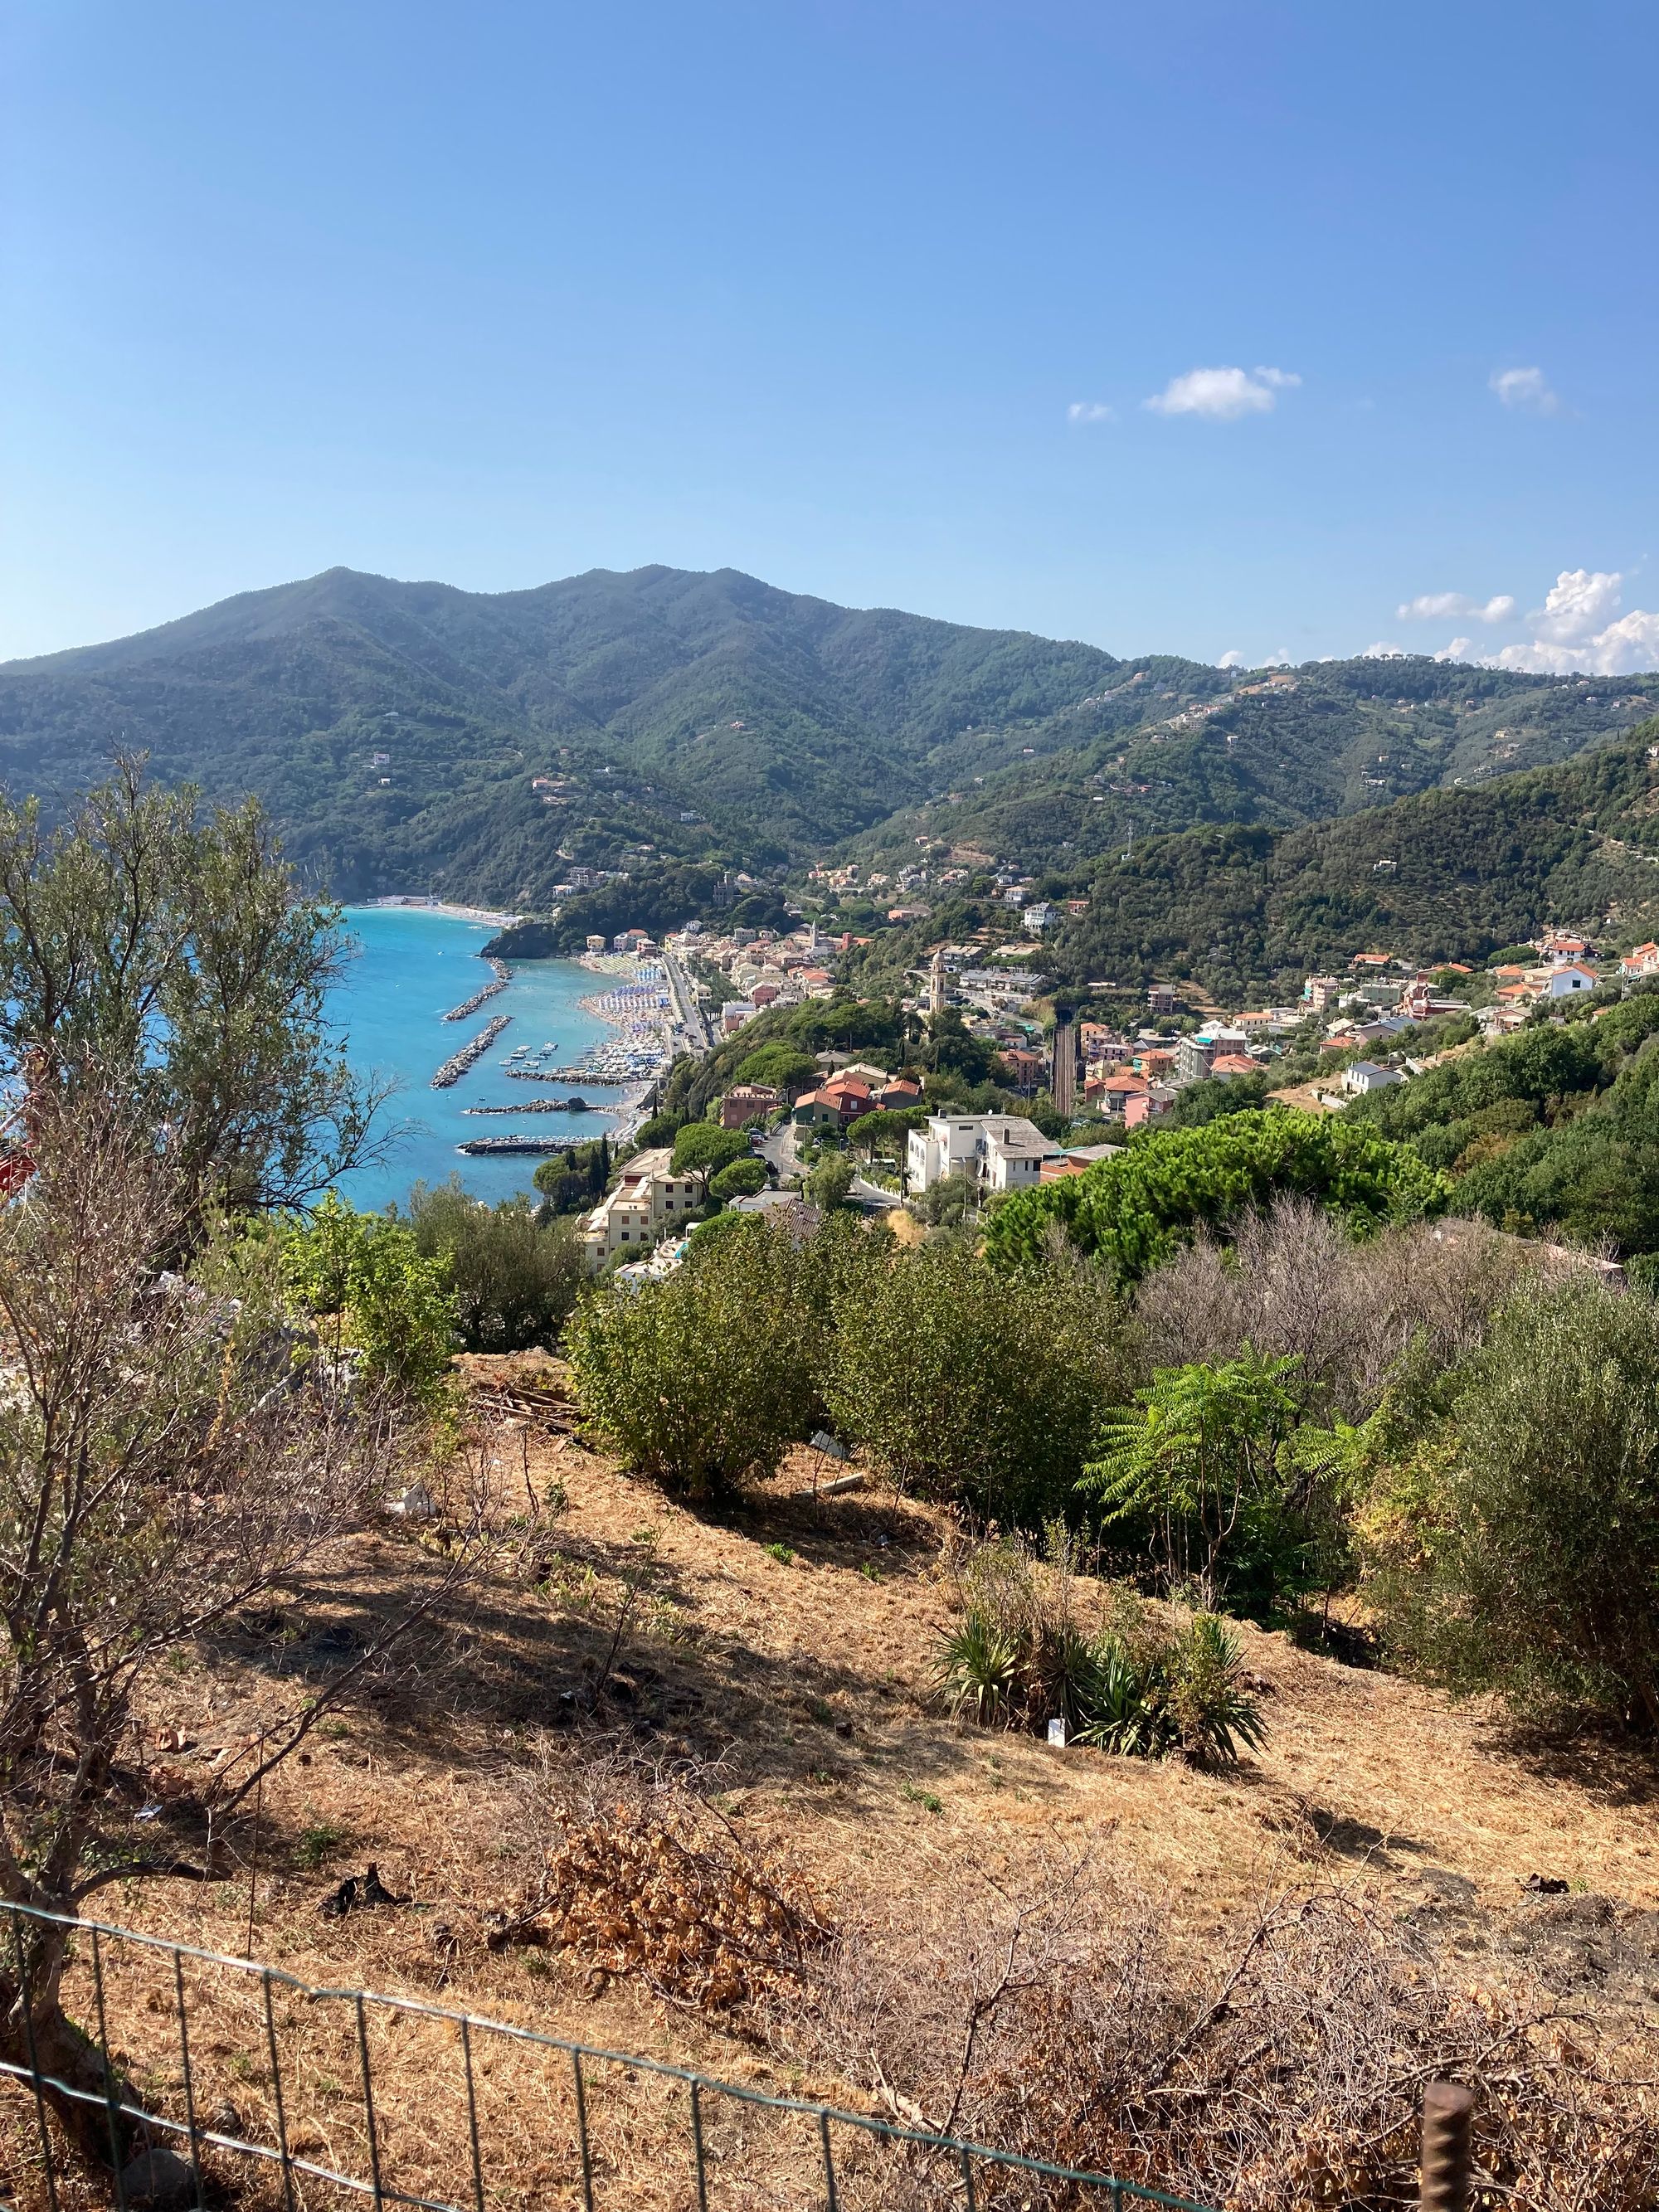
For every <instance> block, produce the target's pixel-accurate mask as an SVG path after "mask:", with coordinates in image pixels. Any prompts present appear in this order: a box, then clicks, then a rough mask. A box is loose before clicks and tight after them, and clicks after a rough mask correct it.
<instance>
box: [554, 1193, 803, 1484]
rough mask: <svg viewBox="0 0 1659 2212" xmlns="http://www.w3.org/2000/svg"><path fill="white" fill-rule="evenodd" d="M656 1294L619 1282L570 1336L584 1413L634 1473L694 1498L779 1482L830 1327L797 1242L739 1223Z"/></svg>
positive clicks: (706, 1244) (583, 1314) (602, 1292)
mask: <svg viewBox="0 0 1659 2212" xmlns="http://www.w3.org/2000/svg"><path fill="white" fill-rule="evenodd" d="M718 1226H719V1225H718V1224H716V1225H713V1226H711V1228H710V1229H709V1230H706V1231H699V1233H698V1234H697V1236H696V1237H694V1238H693V1240H692V1246H691V1251H690V1255H688V1257H687V1259H686V1261H684V1264H683V1265H682V1266H680V1267H677V1268H675V1269H674V1270H673V1272H672V1273H670V1274H668V1275H665V1277H663V1279H661V1280H660V1281H659V1282H654V1283H646V1284H643V1285H640V1286H639V1287H637V1288H629V1287H628V1286H626V1285H620V1284H612V1285H607V1286H605V1287H603V1288H601V1289H599V1290H596V1291H592V1292H591V1293H590V1294H589V1296H588V1297H586V1298H585V1299H584V1300H583V1302H582V1304H580V1306H578V1308H577V1310H576V1314H575V1317H574V1320H573V1321H572V1322H571V1323H570V1327H569V1329H568V1333H567V1337H566V1348H567V1352H568V1357H569V1361H570V1376H571V1383H572V1386H573V1388H574V1391H575V1395H576V1401H577V1403H578V1404H579V1405H580V1407H581V1410H582V1412H583V1413H584V1415H585V1416H586V1419H588V1421H589V1422H590V1423H591V1424H592V1427H593V1429H594V1430H595V1431H596V1432H597V1433H598V1434H599V1436H601V1437H603V1438H604V1439H605V1441H606V1442H607V1443H611V1444H612V1445H614V1446H615V1448H616V1449H617V1450H618V1451H619V1452H621V1453H622V1454H623V1455H624V1456H625V1457H626V1458H627V1460H628V1462H629V1465H630V1466H632V1467H634V1468H637V1469H638V1470H639V1472H640V1473H641V1474H646V1475H648V1476H650V1477H651V1478H652V1479H653V1480H654V1481H657V1482H659V1483H661V1484H662V1485H663V1486H664V1488H665V1489H668V1490H672V1491H676V1492H679V1493H681V1494H682V1495H684V1497H687V1498H692V1499H696V1500H704V1501H706V1500H713V1499H717V1498H721V1497H724V1496H727V1495H729V1494H730V1493H731V1492H733V1491H735V1490H737V1489H738V1488H739V1487H740V1486H741V1485H742V1484H743V1483H744V1481H746V1480H752V1479H754V1478H756V1477H759V1476H764V1475H768V1474H771V1473H772V1472H773V1471H774V1470H775V1468H776V1467H777V1465H778V1462H779V1461H780V1460H781V1458H782V1456H783V1453H784V1450H785V1448H786V1447H787V1445H788V1444H789V1443H792V1442H793V1441H794V1440H796V1439H797V1438H799V1437H804V1436H805V1434H806V1433H807V1431H808V1429H809V1427H810V1425H811V1419H812V1415H813V1410H814V1407H815V1405H816V1402H817V1401H816V1398H815V1395H814V1389H813V1376H814V1373H815V1370H816V1368H817V1364H818V1348H819V1343H820V1324H819V1322H818V1318H817V1314H816V1312H815V1310H814V1308H813V1304H812V1302H811V1295H810V1292H809V1291H808V1288H807V1285H806V1283H805V1280H804V1262H803V1261H802V1259H801V1257H800V1255H799V1254H798V1253H797V1251H796V1249H795V1247H794V1245H793V1243H791V1240H790V1237H789V1233H788V1231H787V1230H786V1229H782V1228H775V1227H773V1226H772V1225H770V1224H769V1223H768V1222H765V1221H763V1220H762V1219H759V1218H753V1217H745V1216H744V1215H741V1214H738V1215H734V1216H732V1217H731V1227H730V1229H729V1230H727V1231H726V1232H725V1233H723V1234H720V1235H715V1234H714V1228H716V1227H718Z"/></svg>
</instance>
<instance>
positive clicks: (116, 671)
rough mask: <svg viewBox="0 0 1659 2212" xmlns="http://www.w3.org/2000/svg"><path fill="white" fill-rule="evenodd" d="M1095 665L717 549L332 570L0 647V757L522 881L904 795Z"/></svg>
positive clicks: (512, 896)
mask: <svg viewBox="0 0 1659 2212" xmlns="http://www.w3.org/2000/svg"><path fill="white" fill-rule="evenodd" d="M1115 667H1116V663H1115V661H1114V660H1113V659H1112V658H1111V656H1110V655H1109V654H1107V653H1100V652H1098V651H1097V650H1096V649H1095V648H1094V647H1089V646H1082V645H1065V644H1055V643H1053V642H1051V641H1048V640H1046V639H1041V638H1035V637H1029V636H1025V635H1021V634H1018V633H1015V632H1012V631H995V630H975V629H963V628H962V627H961V626H959V625H957V624H953V623H939V622H933V621H928V620H926V619H924V618H922V617H917V616H912V615H904V614H899V613H896V612H892V611H886V610H880V609H878V610H874V611H867V612H860V611H854V610H849V609H847V608H843V607H837V606H833V605H830V604H829V602H827V601H825V600H822V599H807V598H803V597H800V596H799V595H796V594H792V593H789V592H779V591H775V590H774V589H773V588H772V587H771V586H769V585H765V584H762V583H757V581H756V580H754V579H753V578H751V577H747V576H743V575H739V574H737V573H736V572H735V571H731V570H724V571H720V572H719V573H717V574H712V575H700V574H687V573H685V572H683V571H679V570H675V569H670V568H643V569H638V570H635V571H634V572H633V573H631V574H627V575H617V574H609V573H607V572H605V571H596V572H594V573H593V574H589V575H586V576H578V577H572V578H570V579H568V580H566V581H564V582H562V583H557V584H550V585H547V586H544V587H542V588H541V589H539V590H536V591H531V592H505V593H501V594H498V595H484V594H480V593H476V592H459V591H456V590H454V589H453V588H451V587H450V586H447V585H441V584H403V583H397V582H393V581H392V580H388V579H386V578H384V577H377V576H364V575H359V574H355V573H354V572H353V571H351V570H349V569H331V570H330V571H329V572H328V573H327V574H325V575H322V576H316V577H312V578H310V579H308V580H306V581H304V582H302V583H298V584H292V585H285V586H280V587H279V588H277V589H275V590H272V591H268V592H246V593H244V594H242V595H240V597H239V598H236V599H228V600H226V601H224V602H223V603H222V605H218V606H215V607H210V608H208V609H206V610H204V611H203V612H201V613H199V614H195V615H190V616H187V617H185V618H184V619H183V620H182V621H179V622H175V623H167V624H166V625H164V626H163V627H162V628H161V629H155V630H152V631H149V632H146V633H145V634H144V635H143V636H140V637H136V638H130V639H125V640H123V641H119V642H118V643H115V644H111V645H100V646H93V647H85V648H83V649H81V650H77V651H75V652H70V653H58V654H54V655H52V656H51V657H50V658H48V659H41V660H34V661H15V662H12V663H10V664H9V665H7V666H6V667H4V668H3V669H0V773H3V774H4V775H5V778H6V780H7V781H8V782H9V784H11V785H12V786H14V787H21V788H27V789H31V790H35V791H38V792H40V793H41V794H42V795H43V796H45V797H46V798H47V799H56V798H58V797H60V796H61V795H62V794H63V793H66V792H68V791H70V790H72V789H74V788H76V787H77V786H79V785H80V784H82V783H83V782H85V781H87V780H88V777H90V776H92V775H96V774H97V773H98V772H99V770H100V768H101V766H102V765H104V764H105V763H106V762H107V760H108V757H109V755H110V753H111V752H112V750H113V749H114V748H115V747H117V746H118V745H122V744H125V745H126V746H128V747H131V748H137V747H143V748H144V749H146V750H149V752H150V753H151V754H152V756H153V758H154V761H155V768H156V770H157V772H158V773H159V774H161V775H164V776H167V777H169V778H174V777H179V776H184V775H192V776H195V777H197V778H198V779H199V780H200V781H202V782H203V783H204V785H205V786H206V787H208V788H209V789H210V790H211V791H215V792H218V791H246V790H249V789H252V790H256V791H258V792H259V793H261V795H262V796H264V798H265V799H267V800H268V801H269V803H270V805H271V806H272V807H273V809H274V810H275V811H276V813H277V815H278V817H280V818H281V820H282V821H283V824H284V827H285V828H286V829H287V831H288V833H289V839H290V842H291V844H292V845H293V847H294V848H295V851H296V852H298V853H299V854H301V856H303V857H306V858H308V859H310V860H313V862H314V863H315V864H316V866H318V868H319V871H320V872H324V873H326V874H327V875H328V876H329V877H330V878H331V879H332V880H334V881H335V882H336V883H337V884H338V886H339V887H340V888H342V889H344V890H367V889H374V888H392V887H399V886H401V887H409V886H410V884H411V883H426V882H430V883H431V884H434V885H435V887H437V888H448V889H451V890H466V891H469V892H471V894H472V895H474V896H487V897H492V898H501V899H507V900H511V901H513V902H517V903H531V904H534V903H538V902H543V901H544V900H545V899H546V898H547V897H548V896H550V892H551V887H552V885H553V884H554V883H555V882H556V881H557V880H559V878H560V877H561V876H562V874H565V873H567V872H568V865H569V863H570V862H571V860H576V861H580V862H586V864H588V865H590V866H618V865H628V864H629V862H628V860H627V858H626V856H627V855H628V854H629V848H634V851H633V858H632V863H631V864H632V865H633V866H636V867H637V866H650V865H653V854H655V855H657V856H662V855H666V856H668V857H670V858H687V859H693V860H700V859H723V860H730V861H736V862H738V863H740V864H746V865H749V866H767V865H781V864H782V863H784V862H786V861H787V860H789V859H790V858H792V857H793V856H794V855H796V854H803V853H806V852H810V851H813V850H816V849H817V848H821V847H822V846H823V844H824V843H826V842H829V841H831V840H833V839H836V838H838V837H842V836H846V835H848V833H850V832H852V831H854V830H855V829H859V828H861V827H863V826H865V825H866V824H867V823H871V822H872V821H874V820H877V819H878V818H879V817H882V816H884V815H885V814H886V813H887V812H889V811H890V810H891V808H892V807H893V805H895V804H897V803H900V802H902V801H903V800H904V799H921V798H923V797H925V795H926V793H927V791H928V789H929V788H930V787H931V783H932V780H933V779H932V771H931V769H929V767H928V765H927V761H928V756H929V755H930V753H931V752H932V751H933V750H936V749H937V748H939V747H940V746H941V745H944V746H948V745H949V744H951V741H952V740H953V739H954V738H957V736H959V735H960V734H961V733H963V732H966V731H971V730H972V729H973V728H974V727H975V725H976V724H984V723H986V722H987V721H988V720H995V721H997V722H998V723H1000V724H1006V723H1008V722H1010V721H1012V720H1019V719H1021V718H1024V717H1042V716H1048V715H1052V714H1054V712H1055V710H1056V709H1057V708H1059V707H1060V706H1061V705H1063V704H1065V703H1066V702H1070V701H1072V700H1073V699H1075V698H1077V697H1079V696H1083V695H1085V694H1086V693H1087V692H1088V691H1089V690H1090V689H1091V687H1098V686H1100V685H1101V684H1104V683H1106V682H1107V681H1109V678H1111V676H1112V674H1113V671H1115ZM376 752H385V753H387V754H389V755H390V756H391V757H390V758H389V759H388V760H387V761H385V762H376V761H375V759H374V755H375V753H376ZM535 773H556V774H558V775H561V776H562V777H563V778H564V779H565V781H566V783H567V785H568V792H567V794H566V795H565V796H563V797H561V798H557V799H553V800H548V799H544V798H542V797H540V796H538V795H537V794H535V793H532V790H531V787H530V779H531V776H532V774H535ZM687 815H690V816H694V817H698V818H697V819H696V820H693V821H690V822H687V821H683V820H682V818H681V817H683V816H687ZM641 844H646V845H648V846H649V847H650V848H653V852H652V854H644V855H641V854H640V853H639V852H638V849H637V848H638V847H639V846H640V845H641ZM561 848H562V850H561Z"/></svg>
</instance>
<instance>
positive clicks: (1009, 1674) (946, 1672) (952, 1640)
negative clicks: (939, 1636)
mask: <svg viewBox="0 0 1659 2212" xmlns="http://www.w3.org/2000/svg"><path fill="white" fill-rule="evenodd" d="M1020 1657H1021V1653H1020V1648H1019V1645H1018V1643H1017V1642H1016V1640H1015V1638H1013V1637H1012V1636H1011V1635H1010V1634H1009V1633H1008V1632H1007V1630H1006V1629H1005V1628H1002V1627H1000V1626H998V1625H997V1623H996V1622H995V1621H994V1620H992V1619H991V1618H990V1617H989V1616H988V1615H987V1614H986V1613H982V1612H981V1611H980V1609H979V1608H978V1607H969V1610H968V1611H967V1612H966V1613H963V1617H962V1619H961V1620H959V1621H958V1622H957V1626H955V1627H954V1628H953V1629H952V1630H951V1632H950V1633H949V1635H947V1636H946V1638H945V1642H944V1644H943V1646H942V1647H941V1649H940V1652H939V1689H940V1691H941V1692H942V1694H943V1696H944V1699H945V1703H946V1705H949V1707H950V1708H951V1712H952V1713H954V1714H956V1715H957V1717H961V1716H962V1715H963V1714H964V1713H966V1714H969V1715H971V1717H973V1719H974V1720H975V1722H976V1723H978V1724H979V1726H980V1727H981V1728H998V1727H1000V1726H1001V1725H1002V1724H1003V1723H1005V1722H1006V1720H1007V1718H1008V1715H1009V1710H1010V1706H1011V1704H1012V1698H1013V1692H1014V1684H1015V1681H1016V1680H1017V1679H1018V1674H1019V1664H1020Z"/></svg>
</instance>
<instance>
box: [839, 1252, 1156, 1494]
mask: <svg viewBox="0 0 1659 2212" xmlns="http://www.w3.org/2000/svg"><path fill="white" fill-rule="evenodd" d="M1127 1379H1128V1378H1127V1358H1126V1354H1125V1352H1124V1350H1123V1344H1122V1324H1121V1310H1120V1309H1119V1308H1118V1306H1117V1304H1116V1303H1115V1300H1114V1299H1113V1298H1112V1297H1110V1296H1109V1294H1107V1293H1106V1292H1105V1291H1103V1289H1102V1288H1101V1286H1100V1285H1098V1284H1097V1283H1095V1282H1092V1281H1091V1280H1089V1279H1086V1278H1085V1277H1084V1276H1082V1275H1079V1274H1077V1273H1072V1272H1069V1271H1067V1270H1064V1269H1058V1270H1040V1269H1036V1268H1032V1269H1028V1270H1024V1271H1021V1272H1017V1273H1012V1274H998V1273H994V1272H993V1271H992V1270H991V1269H990V1268H989V1267H986V1266H985V1265H984V1263H983V1262H982V1261H980V1260H978V1259H977V1258H975V1256H974V1255H973V1254H972V1253H971V1252H969V1251H968V1250H966V1249H963V1248H962V1247H960V1246H935V1247H928V1248H924V1249H920V1250H915V1249H913V1250H909V1251H904V1252H901V1253H899V1254H897V1255H895V1257H894V1259H893V1261H892V1262H891V1264H890V1266H889V1267H886V1268H885V1269H884V1270H883V1271H881V1272H880V1273H878V1274H873V1275H867V1276H866V1277H865V1278H864V1279H861V1280H860V1284H859V1285H858V1290H857V1294H856V1296H854V1297H848V1298H844V1299H842V1300H841V1301H840V1302H838V1304H837V1308H836V1334H835V1340H834V1346H833V1354H832V1364H831V1368H830V1373H829V1384H828V1393H827V1395H828V1398H829V1407H830V1410H831V1412H832V1413H833V1414H834V1416H835V1418H836V1423H837V1425H838V1426H839V1429H840V1431H841V1433H842V1435H844V1436H848V1437H852V1438H854V1439H855V1440H856V1441H857V1442H859V1443H861V1444H863V1445H864V1447H865V1449H866V1451H867V1452H868V1454H869V1455H870V1457H871V1459H872V1461H873V1462H875V1463H876V1465H877V1466H878V1468H880V1469H881V1470H882V1471H883V1472H884V1474H887V1475H888V1476H889V1477H890V1479H891V1480H893V1481H895V1482H896V1483H898V1484H899V1485H901V1486H903V1487H905V1488H907V1489H910V1490H914V1491H916V1492H921V1493H922V1494H924V1495H926V1496H929V1497H934V1498H947V1499H950V1500H952V1501H955V1502H957V1503H960V1504H964V1505H967V1506H969V1507H970V1508H972V1509H973V1510H975V1511H976V1512H979V1513H981V1514H987V1515H990V1516H994V1517H995V1518H997V1519H998V1520H1000V1521H1001V1522H1004V1523H1005V1524H1007V1525H1011V1526H1016V1527H1023V1528H1036V1527H1040V1526H1041V1525H1042V1522H1045V1521H1046V1520H1048V1518H1049V1517H1050V1516H1053V1515H1054V1514H1055V1513H1057V1512H1060V1511H1063V1510H1065V1507H1066V1504H1067V1502H1068V1500H1069V1498H1070V1494H1071V1492H1072V1490H1073V1486H1074V1485H1075V1484H1076V1482H1077V1481H1078V1480H1079V1476H1080V1475H1081V1474H1082V1470H1083V1466H1084V1462H1085V1459H1086V1458H1087V1456H1088V1455H1089V1451H1090V1449H1091V1444H1092V1442H1093V1438H1094V1434H1095V1429H1096V1425H1097V1421H1098V1419H1099V1414H1100V1409H1101V1407H1102V1406H1103V1405H1107V1404H1109V1403H1110V1402H1111V1401H1112V1399H1113V1397H1114V1396H1115V1395H1116V1394H1117V1393H1118V1392H1119V1391H1120V1390H1121V1388H1122V1385H1123V1383H1125V1382H1126V1381H1127Z"/></svg>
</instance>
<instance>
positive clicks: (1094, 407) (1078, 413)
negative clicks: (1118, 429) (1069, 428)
mask: <svg viewBox="0 0 1659 2212" xmlns="http://www.w3.org/2000/svg"><path fill="white" fill-rule="evenodd" d="M1116 420H1117V410H1116V408H1115V407H1109V406H1108V405H1107V404H1106V403H1105V401H1104V400H1103V399H1074V400H1073V402H1072V404H1071V405H1070V406H1069V407H1068V408H1067V409H1066V421H1067V422H1116Z"/></svg>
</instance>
